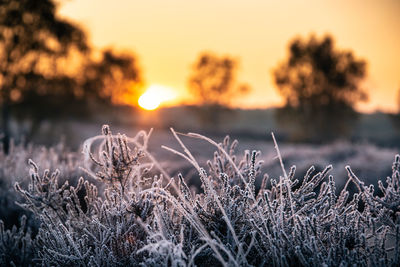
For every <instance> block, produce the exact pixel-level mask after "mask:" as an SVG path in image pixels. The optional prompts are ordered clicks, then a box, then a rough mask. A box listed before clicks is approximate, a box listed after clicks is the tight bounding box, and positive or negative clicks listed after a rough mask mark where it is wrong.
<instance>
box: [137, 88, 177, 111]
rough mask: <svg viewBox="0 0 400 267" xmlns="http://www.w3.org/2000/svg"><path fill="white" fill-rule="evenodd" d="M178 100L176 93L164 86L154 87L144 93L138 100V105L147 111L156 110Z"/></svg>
mask: <svg viewBox="0 0 400 267" xmlns="http://www.w3.org/2000/svg"><path fill="white" fill-rule="evenodd" d="M175 98H176V93H175V92H174V91H173V90H172V89H171V88H168V87H165V86H162V85H152V86H150V87H149V88H148V89H147V90H146V92H144V93H143V94H142V95H141V96H140V97H139V100H138V104H139V106H140V107H141V108H143V109H145V110H155V109H156V108H158V107H159V106H160V104H162V103H165V102H168V101H171V100H173V99H175Z"/></svg>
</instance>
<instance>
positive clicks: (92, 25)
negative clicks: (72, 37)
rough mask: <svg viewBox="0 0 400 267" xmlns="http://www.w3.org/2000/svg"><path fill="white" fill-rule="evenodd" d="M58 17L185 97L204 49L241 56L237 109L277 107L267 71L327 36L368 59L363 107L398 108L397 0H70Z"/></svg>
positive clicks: (368, 109)
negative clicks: (306, 40) (301, 42)
mask: <svg viewBox="0 0 400 267" xmlns="http://www.w3.org/2000/svg"><path fill="white" fill-rule="evenodd" d="M59 13H60V15H62V16H64V17H68V18H70V19H72V20H73V21H76V22H78V23H80V24H81V26H83V28H84V29H85V30H86V31H87V33H88V34H89V38H90V42H91V44H92V45H93V46H94V47H97V48H102V47H113V48H115V49H117V50H120V51H133V52H134V53H135V54H136V55H137V56H138V58H139V65H140V67H141V69H142V71H143V78H144V80H145V82H146V84H147V85H148V86H150V85H152V84H157V85H162V86H166V87H169V88H171V89H173V90H175V91H176V95H177V96H178V97H177V98H176V99H175V100H174V101H172V102H171V103H172V104H176V103H178V102H179V101H182V100H185V99H188V97H189V95H188V93H187V89H186V87H187V80H188V76H189V74H190V70H191V66H192V65H193V63H194V62H195V61H196V59H197V57H198V55H199V54H200V53H201V52H203V51H211V52H214V53H218V54H221V55H230V56H233V57H234V58H236V59H238V60H239V61H240V67H239V70H238V75H237V78H238V81H242V82H246V83H248V84H249V85H250V86H251V87H252V91H251V92H250V93H249V94H248V95H247V96H245V97H240V99H238V100H236V101H235V102H234V103H235V105H236V106H237V107H242V108H265V107H271V106H279V105H282V103H283V99H282V98H281V97H280V95H279V93H278V91H277V89H276V87H275V85H274V83H273V76H272V70H273V69H274V68H275V67H276V66H277V65H278V64H279V62H282V61H283V60H285V58H286V57H287V56H288V53H287V47H288V44H289V42H290V41H291V40H292V39H293V38H294V37H297V36H301V37H308V36H309V35H310V34H311V33H315V34H316V35H317V36H319V37H322V36H323V35H325V34H327V33H329V34H331V35H333V36H334V37H335V39H336V45H337V47H338V48H341V49H350V50H353V51H354V54H355V55H356V57H359V58H364V59H365V60H367V62H368V69H367V70H368V76H367V78H366V79H365V82H364V83H363V84H362V86H363V88H365V89H366V91H367V92H368V94H369V98H370V100H369V102H367V103H362V104H359V105H358V106H357V109H359V110H361V111H364V112H372V111H375V110H381V111H396V110H397V107H398V104H397V94H398V90H399V89H400V1H399V0H380V1H378V0H351V1H350V0H324V1H320V0H310V1H304V0H303V1H301V0H280V1H278V0H240V1H239V0H201V1H200V0H199V1H197V0H196V1H194V0H140V1H137V0H113V1H110V0H68V1H66V2H63V4H62V5H61V7H60V11H59Z"/></svg>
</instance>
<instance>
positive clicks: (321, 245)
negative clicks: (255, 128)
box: [0, 126, 400, 266]
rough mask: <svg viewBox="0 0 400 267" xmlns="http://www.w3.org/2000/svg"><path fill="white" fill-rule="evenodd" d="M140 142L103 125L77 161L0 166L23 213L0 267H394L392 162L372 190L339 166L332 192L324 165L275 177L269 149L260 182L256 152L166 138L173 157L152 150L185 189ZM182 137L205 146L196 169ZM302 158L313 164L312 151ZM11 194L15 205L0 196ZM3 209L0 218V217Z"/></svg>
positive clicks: (398, 245)
mask: <svg viewBox="0 0 400 267" xmlns="http://www.w3.org/2000/svg"><path fill="white" fill-rule="evenodd" d="M150 134H151V132H150V133H146V132H144V131H141V132H139V133H138V134H137V135H136V136H135V137H133V138H128V137H126V136H124V135H119V134H118V135H113V134H112V133H111V131H110V129H109V127H108V126H104V127H103V135H101V136H95V137H93V138H90V139H88V140H86V141H85V143H84V145H83V155H79V154H76V153H70V152H69V151H67V150H66V148H65V147H63V146H62V145H60V146H57V147H54V148H51V149H38V148H35V147H31V148H28V149H27V148H24V147H22V146H16V147H14V148H13V149H14V150H13V151H12V152H11V153H10V154H9V155H1V159H2V160H1V163H0V164H1V178H2V182H3V186H2V187H1V188H2V190H6V191H7V193H4V196H12V197H10V199H9V200H8V203H11V200H12V201H14V200H17V201H18V202H19V203H20V204H19V205H20V206H21V207H23V208H24V209H25V210H27V211H30V212H31V213H28V212H27V213H26V215H24V216H23V217H22V218H21V224H20V227H14V228H12V229H9V230H6V229H5V228H4V226H3V223H1V224H0V265H13V264H14V265H24V266H26V265H29V264H30V265H35V264H37V265H43V266H57V265H61V266H123V265H125V266H138V265H142V266H187V265H189V266H194V265H197V266H207V265H208V266H250V265H253V266H263V265H264V266H339V265H341V266H348V265H361V266H375V265H379V266H397V265H399V263H400V258H399V257H400V188H399V186H400V185H399V183H400V173H399V171H400V157H399V155H397V156H395V157H394V158H395V160H394V163H393V166H392V170H391V172H390V175H389V177H388V178H387V179H386V180H385V181H384V182H379V183H377V188H376V189H375V187H374V186H373V185H369V184H368V185H367V184H364V182H363V181H361V179H359V178H358V177H357V176H356V175H357V173H356V174H355V173H354V172H353V171H352V170H351V168H350V167H349V166H346V167H345V169H346V171H347V176H348V178H347V179H346V180H345V181H344V182H343V184H342V185H339V186H338V185H337V183H336V181H335V179H334V177H333V176H332V175H330V173H331V170H332V166H331V165H328V166H326V167H324V168H323V169H321V170H319V166H317V170H316V168H315V167H310V168H309V169H308V170H307V171H305V175H297V174H296V168H295V167H294V166H292V167H290V166H289V167H290V168H288V166H285V165H284V161H283V159H286V158H285V157H288V158H289V159H290V158H291V157H295V156H296V149H293V151H292V152H291V151H290V148H286V149H282V150H280V149H279V147H278V145H277V144H276V143H275V144H274V150H272V151H273V154H274V158H275V160H274V164H275V166H278V167H279V168H280V174H279V175H276V174H274V175H271V176H268V175H267V174H266V173H265V171H266V172H267V173H268V167H269V166H272V165H271V164H272V163H267V164H264V165H263V162H262V160H261V156H260V152H259V151H257V150H253V151H250V150H246V151H245V152H244V154H243V155H239V154H238V153H237V152H236V151H237V145H238V143H237V142H236V141H233V142H230V139H229V138H225V139H224V141H223V142H222V143H216V142H214V141H213V140H211V139H209V138H207V137H204V136H201V135H198V134H186V135H183V134H180V133H177V132H175V131H173V130H172V135H173V136H174V137H175V140H176V142H177V146H174V147H173V148H171V147H164V149H165V151H168V152H169V153H170V155H171V156H170V158H171V159H173V158H174V157H175V156H178V157H181V158H183V159H185V160H186V161H187V162H188V163H190V165H191V168H192V170H193V171H192V172H191V173H192V174H194V175H193V177H192V179H194V178H197V179H198V180H199V181H200V186H201V187H200V188H199V189H198V190H196V189H194V188H191V187H189V186H188V184H187V183H186V179H185V177H183V175H181V174H178V175H174V176H171V171H170V170H168V168H166V167H167V166H166V163H165V162H163V161H159V160H158V157H157V156H158V155H157V154H156V153H151V150H150V149H149V140H150ZM184 138H192V139H195V140H196V139H199V142H203V143H202V144H203V145H202V146H204V144H207V143H208V144H209V145H210V146H212V147H214V149H215V150H216V152H215V153H214V155H213V157H212V159H211V160H209V161H207V162H205V163H204V164H203V162H201V161H198V160H197V158H196V157H195V156H193V154H192V152H191V150H190V149H188V148H187V146H186V145H185V143H184V141H183V140H184ZM185 140H186V139H185ZM274 141H275V140H274ZM359 150H362V148H359ZM319 151H322V152H319V153H322V154H323V153H324V152H323V150H321V149H320V150H319ZM351 151H354V150H351ZM351 151H350V152H349V151H347V150H344V152H343V157H345V156H346V155H348V154H349V153H350V154H351V153H353V152H351ZM355 151H357V149H355ZM269 153H272V152H271V151H270V152H267V153H266V154H265V155H267V157H266V156H265V155H264V156H263V158H264V159H268V158H270V157H271V154H269ZM281 154H282V155H281ZM360 154H362V153H360ZM370 154H371V156H372V157H373V156H374V153H372V151H371V152H370ZM385 155H386V154H385ZM393 156H394V155H393ZM282 157H283V158H282ZM309 157H315V160H317V161H318V162H317V163H318V164H321V162H322V160H321V158H320V157H318V156H315V153H314V154H313V153H312V150H310V153H309ZM27 158H31V160H29V166H30V167H29V170H25V167H24V166H25V162H26V160H27ZM364 159H365V161H366V162H365V164H367V165H368V164H371V163H370V162H368V156H364V158H363V157H361V156H360V159H359V160H360V162H362V161H364ZM299 160H303V159H301V158H300V159H299ZM171 161H172V160H171ZM171 161H170V162H171ZM289 161H290V160H289ZM199 162H200V163H199ZM167 164H168V163H167ZM372 167H373V166H372ZM377 168H380V166H375V169H377ZM274 172H275V171H274ZM28 174H29V175H28ZM80 176H81V178H78V177H80ZM16 177H17V178H20V179H18V180H16ZM23 177H25V178H23ZM69 178H71V179H69ZM340 180H342V179H340ZM14 183H15V190H16V191H17V192H18V195H16V194H13V193H12V191H11V189H4V188H7V186H11V184H14ZM337 187H340V189H339V190H338V189H337ZM350 187H353V189H352V192H350V191H349V188H350ZM353 191H355V192H354V193H353ZM4 192H5V191H4ZM2 199H4V197H3V193H2ZM14 208H15V207H14V206H12V203H11V204H10V206H9V207H8V209H4V210H2V214H1V215H2V218H3V219H7V215H6V216H3V212H5V213H6V212H10V211H11V210H12V209H14ZM27 225H28V226H30V227H27ZM39 225H40V226H39ZM6 228H7V227H6ZM28 228H32V229H33V230H34V231H33V234H31V231H30V230H29V229H28Z"/></svg>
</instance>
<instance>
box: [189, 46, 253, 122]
mask: <svg viewBox="0 0 400 267" xmlns="http://www.w3.org/2000/svg"><path fill="white" fill-rule="evenodd" d="M237 68H238V62H237V60H235V59H233V58H231V57H229V56H217V55H214V54H211V53H202V54H201V55H200V56H199V58H198V60H197V61H196V62H195V64H194V65H193V72H192V74H191V76H190V78H189V89H190V92H191V93H192V95H193V96H195V97H196V100H197V101H198V103H199V104H200V106H201V110H200V111H201V112H200V116H201V119H202V121H203V122H204V123H207V124H214V125H215V124H216V123H217V122H218V120H219V114H220V113H221V111H222V110H224V109H229V107H230V104H231V103H232V100H233V99H234V98H236V97H238V96H240V95H243V94H245V93H247V92H248V91H249V90H250V89H249V86H247V85H245V84H238V83H237V81H236V71H237Z"/></svg>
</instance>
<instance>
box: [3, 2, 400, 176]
mask: <svg viewBox="0 0 400 267" xmlns="http://www.w3.org/2000/svg"><path fill="white" fill-rule="evenodd" d="M399 14H400V1H397V0H382V1H372V0H355V1H344V0H340V1H333V0H329V1H314V0H310V1H295V0H285V1H261V0H250V1H225V0H223V1H211V0H203V1H183V0H171V1H161V0H148V1H128V0H117V1H106V0H79V1H78V0H68V1H62V0H59V1H56V0H41V1H36V0H4V1H1V3H0V103H1V128H0V135H1V136H0V137H1V140H2V150H3V151H4V152H5V153H6V154H7V153H8V151H9V149H10V140H11V141H12V142H16V143H20V144H29V143H34V144H38V145H45V146H52V145H55V144H57V143H59V142H63V143H64V144H65V145H66V146H68V147H70V148H71V149H72V150H75V151H79V150H80V148H79V146H80V145H81V144H82V142H83V141H84V140H85V139H86V138H88V137H91V136H94V135H97V134H99V133H100V128H101V125H102V124H110V125H111V126H112V129H114V132H121V133H125V134H127V135H128V136H132V135H134V134H135V133H136V132H137V131H138V130H140V129H145V130H149V129H150V128H154V132H153V135H152V139H151V149H152V150H153V151H155V152H157V153H158V154H159V155H160V157H161V158H162V157H164V158H165V159H169V156H168V155H170V154H168V153H166V152H164V151H162V150H161V148H160V146H161V144H166V145H169V144H170V143H171V142H173V138H172V135H171V134H170V133H169V130H168V129H169V127H174V128H175V129H176V130H178V131H181V132H188V131H191V132H198V133H202V134H205V135H207V136H210V137H212V138H214V139H216V140H217V141H221V140H222V138H223V137H224V136H225V135H227V134H229V135H230V136H231V137H233V138H237V139H238V140H239V141H240V144H241V146H240V148H241V149H245V148H249V149H260V150H262V152H263V153H264V154H263V155H264V158H265V161H266V162H267V166H268V164H270V163H271V162H272V159H273V157H274V151H273V148H272V146H271V141H272V139H271V136H270V133H271V132H274V133H275V135H276V136H277V139H278V142H279V143H280V144H281V146H282V152H283V153H282V154H283V157H284V158H285V159H286V161H287V162H288V164H298V165H300V166H303V167H301V168H300V169H301V170H302V171H304V172H305V170H306V168H308V166H310V165H311V164H317V165H318V164H320V165H321V166H323V165H325V164H329V163H334V164H335V163H337V164H336V165H338V166H339V171H340V172H341V171H343V175H345V174H344V169H343V166H344V165H345V164H347V163H349V164H353V165H356V169H358V170H359V171H360V172H364V173H365V175H366V176H371V177H372V176H374V177H375V178H376V175H382V176H384V175H386V172H384V171H381V169H380V168H382V169H385V170H387V172H390V166H391V162H392V161H393V157H394V154H395V153H398V151H399V148H400V48H399V43H400V32H399V29H400V16H399ZM187 142H192V141H190V140H187ZM196 142H198V141H196ZM196 145H197V147H196ZM193 149H194V153H195V154H196V155H197V156H198V157H199V158H200V161H201V159H202V158H204V160H205V159H206V158H209V157H210V155H211V156H212V148H210V149H207V148H205V146H204V144H202V143H200V145H198V144H193ZM173 160H174V161H177V159H175V158H173ZM371 162H376V163H377V164H378V163H381V162H382V164H383V165H380V166H382V167H379V168H378V167H376V165H374V164H371ZM306 166H307V167H306ZM374 166H375V167H374ZM271 168H272V167H271ZM321 168H322V167H321ZM277 171H279V169H277ZM371 179H372V178H371Z"/></svg>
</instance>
